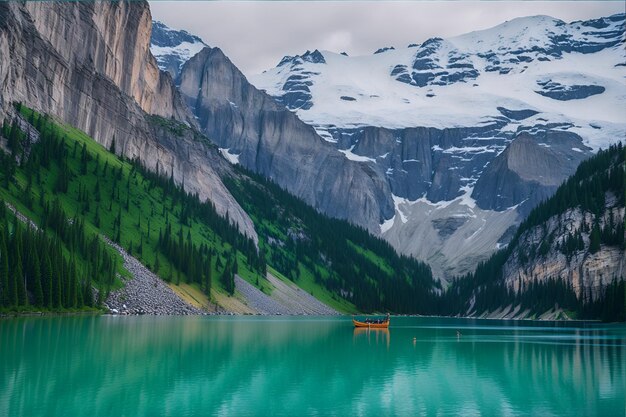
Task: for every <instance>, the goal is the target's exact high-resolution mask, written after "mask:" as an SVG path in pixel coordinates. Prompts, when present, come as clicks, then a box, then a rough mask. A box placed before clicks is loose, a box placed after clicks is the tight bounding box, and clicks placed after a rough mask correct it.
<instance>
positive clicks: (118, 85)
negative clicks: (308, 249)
mask: <svg viewBox="0 0 626 417" xmlns="http://www.w3.org/2000/svg"><path fill="white" fill-rule="evenodd" d="M151 24H152V20H151V15H150V10H149V7H148V4H147V3H146V2H27V3H17V2H8V3H6V2H5V3H1V4H0V56H2V57H3V59H2V60H1V61H0V80H2V82H1V83H0V115H2V114H4V115H6V113H8V112H10V111H11V103H13V102H23V103H24V104H26V105H28V106H29V107H32V108H35V109H36V110H38V111H41V112H45V113H48V114H51V115H53V116H55V117H58V118H59V119H60V120H62V121H64V122H66V123H69V124H71V125H72V126H75V127H77V128H79V129H81V130H83V131H85V132H86V133H87V134H89V135H90V136H92V137H93V138H94V139H96V140H97V141H98V142H100V143H101V144H103V145H104V146H107V147H108V146H110V144H111V142H112V141H113V140H114V139H115V142H116V149H117V151H118V153H122V154H124V155H125V156H127V157H129V158H138V159H140V160H141V161H142V163H143V164H144V165H146V167H147V168H149V169H153V170H157V169H158V170H159V171H160V172H163V173H169V174H171V175H173V176H174V179H175V180H176V181H177V182H183V180H184V184H185V187H186V188H187V189H188V190H189V191H191V192H197V193H198V194H199V195H200V197H201V198H208V199H211V200H212V201H213V202H214V203H215V206H216V208H217V210H218V212H220V213H222V214H226V213H228V214H229V216H230V218H231V219H233V220H234V221H235V222H237V224H238V225H239V226H240V227H241V229H242V230H243V231H244V232H245V233H246V234H248V235H250V236H251V237H253V238H255V239H256V233H255V231H254V227H253V225H252V222H251V221H250V219H249V217H248V216H247V214H246V213H245V212H244V211H243V210H242V209H241V207H239V205H238V204H237V202H236V201H235V200H234V198H233V197H232V196H231V195H230V193H229V192H228V191H227V190H226V188H225V187H224V185H223V184H222V182H221V180H220V179H219V175H218V174H217V173H216V172H215V170H214V168H213V167H214V166H215V165H216V164H217V165H218V167H219V166H220V164H221V163H222V162H220V158H219V156H218V155H217V153H216V150H215V149H212V148H211V146H209V145H208V144H207V143H205V142H202V141H201V140H198V138H197V137H196V135H195V134H193V133H190V132H188V131H187V130H186V129H174V130H172V128H171V126H169V128H165V127H164V126H167V124H168V123H170V122H171V123H174V124H175V123H181V124H182V125H184V126H190V127H192V128H193V127H195V126H196V122H195V119H194V117H193V115H192V114H191V113H190V112H189V110H188V109H187V107H186V106H185V104H184V102H183V101H182V99H181V97H180V95H179V93H178V92H177V90H176V88H175V86H174V83H173V81H172V79H171V77H170V76H169V74H166V73H163V72H161V71H160V70H159V68H158V66H157V63H156V60H155V59H154V57H153V56H152V55H151V53H150V49H149V47H150V33H151ZM149 115H156V116H159V117H153V116H151V117H149ZM164 122H168V123H164ZM173 132H178V134H174V133H173ZM220 169H228V167H227V166H226V167H222V168H220Z"/></svg>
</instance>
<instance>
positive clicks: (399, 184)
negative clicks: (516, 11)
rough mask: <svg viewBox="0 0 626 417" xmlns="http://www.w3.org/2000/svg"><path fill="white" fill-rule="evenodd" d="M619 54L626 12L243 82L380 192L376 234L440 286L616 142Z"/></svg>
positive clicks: (540, 21)
mask: <svg viewBox="0 0 626 417" xmlns="http://www.w3.org/2000/svg"><path fill="white" fill-rule="evenodd" d="M623 47H624V14H619V15H613V16H609V17H604V18H600V19H594V20H588V21H578V22H571V23H565V22H563V21H560V20H557V19H553V18H551V17H548V16H532V17H523V18H518V19H514V20H511V21H509V22H506V23H503V24H501V25H499V26H496V27H494V28H491V29H488V30H483V31H477V32H472V33H469V34H466V35H462V36H458V37H453V38H449V39H442V38H433V39H429V40H427V41H425V42H423V43H422V44H412V45H409V46H408V47H406V48H397V47H396V48H395V49H391V48H381V49H379V50H377V51H376V53H375V54H373V55H368V56H346V55H344V54H337V53H333V52H329V51H319V50H315V51H313V52H311V51H307V52H306V53H305V54H303V55H299V56H287V57H284V58H283V59H282V60H281V61H280V63H279V64H278V66H277V67H275V68H272V69H269V70H267V71H265V72H263V73H262V74H259V75H256V76H252V77H251V78H250V80H251V82H252V84H254V85H255V86H256V87H258V88H260V89H262V90H265V91H266V92H267V93H268V94H270V95H272V96H273V97H274V98H275V99H276V101H277V102H279V103H281V104H283V105H285V106H286V107H288V108H289V109H291V110H292V111H293V112H295V113H296V114H297V115H298V116H299V117H300V118H301V119H302V120H303V121H304V122H306V123H308V124H310V125H312V126H313V127H314V128H315V129H316V131H317V132H318V133H319V134H320V136H321V137H323V138H324V139H325V140H326V141H327V142H328V143H329V144H332V145H333V146H334V147H335V148H336V149H337V150H339V151H340V152H341V153H343V155H344V156H345V158H346V159H349V160H352V161H355V162H357V163H359V164H361V165H364V166H368V167H369V169H370V170H372V172H375V173H376V175H377V178H379V180H380V181H385V182H387V183H388V188H389V190H390V192H391V198H392V199H393V201H394V206H395V209H394V211H395V215H394V213H392V215H387V214H386V213H384V212H381V219H382V221H381V224H380V228H379V233H380V234H381V235H382V236H383V237H384V238H385V239H387V240H388V241H389V242H391V243H392V244H393V245H394V246H395V247H396V248H397V249H398V250H400V251H401V252H403V253H406V254H411V255H414V256H417V257H418V258H419V259H423V260H426V261H428V262H429V263H430V264H431V265H432V266H433V268H434V271H435V274H436V275H443V276H445V277H448V278H449V277H451V276H453V275H456V274H461V273H465V272H467V271H470V270H472V269H473V268H474V267H475V265H477V264H478V262H479V261H481V260H484V259H486V257H487V256H488V255H489V254H490V253H492V252H493V251H495V250H496V248H498V247H502V246H503V245H506V243H507V242H508V239H510V237H511V230H512V227H514V226H515V225H517V224H519V222H520V221H521V220H522V219H523V218H524V217H525V216H526V215H527V214H528V213H529V212H530V210H531V209H532V208H533V207H534V206H536V205H537V204H538V203H539V202H540V201H542V200H543V199H544V198H546V197H547V196H550V195H552V194H553V193H554V191H555V190H556V188H557V187H558V185H559V184H560V183H561V182H562V181H564V180H565V179H566V178H567V177H568V176H569V175H571V174H573V173H574V170H575V168H576V166H577V165H578V164H579V163H580V162H581V161H583V160H584V159H586V158H588V157H589V156H591V155H592V154H593V153H594V152H595V151H597V150H598V149H599V148H601V147H602V148H606V147H607V146H608V145H609V144H611V143H614V142H615V141H616V140H618V139H619V138H622V137H624V135H625V134H626V123H625V121H624V117H623V111H622V109H623V108H624V105H625V104H626V103H625V101H626V98H625V97H626V87H625V86H624V83H623V74H624V54H623ZM423 239H427V240H428V242H429V245H421V244H419V243H418V242H421V241H423Z"/></svg>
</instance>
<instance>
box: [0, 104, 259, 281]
mask: <svg viewBox="0 0 626 417" xmlns="http://www.w3.org/2000/svg"><path fill="white" fill-rule="evenodd" d="M20 110H21V113H22V115H23V116H24V117H25V118H26V119H27V120H29V121H31V122H32V124H33V125H34V126H36V127H37V129H38V130H39V131H40V132H41V140H40V142H39V143H37V144H36V145H34V146H33V149H32V150H30V155H28V149H27V148H28V147H27V146H24V145H22V142H23V143H24V144H25V143H26V142H24V137H23V136H24V135H23V134H22V135H18V136H20V137H19V138H18V140H17V142H18V146H17V149H16V151H15V152H14V153H15V156H16V157H17V159H21V160H22V162H21V164H18V165H17V166H15V167H14V174H13V179H12V180H10V181H9V180H4V178H3V181H2V183H1V184H0V185H2V186H1V187H0V197H1V198H3V199H4V200H5V201H7V202H9V203H10V204H13V205H14V206H15V207H16V208H17V209H18V210H19V211H21V212H23V213H24V214H25V215H27V216H28V217H30V218H31V219H33V220H34V221H35V222H36V223H37V224H42V222H43V219H44V216H45V214H44V213H45V207H46V205H48V206H53V205H55V204H57V203H58V205H59V206H60V207H61V209H62V210H64V211H65V213H66V215H67V216H68V217H75V218H77V219H81V220H82V221H83V222H84V225H85V231H86V233H87V234H88V235H96V234H102V235H106V236H108V237H109V238H110V239H112V240H114V241H116V242H118V243H119V244H120V245H121V246H122V247H124V248H126V249H127V250H128V251H129V252H130V253H132V254H133V255H134V256H135V257H137V258H138V259H140V260H141V262H142V263H143V264H144V265H146V266H147V267H148V268H150V269H152V270H153V271H155V272H157V274H158V275H159V276H160V277H162V278H163V279H165V280H167V281H170V282H172V283H175V284H176V283H188V284H191V285H193V286H196V287H197V288H202V289H204V290H205V291H204V292H205V293H207V291H206V283H207V279H209V280H210V286H211V287H212V288H213V290H214V291H219V292H224V293H226V292H229V290H230V289H229V288H228V286H229V283H228V282H227V281H228V280H222V279H221V277H222V276H223V275H224V273H225V271H226V270H228V273H229V274H230V275H232V273H233V272H235V270H236V272H237V273H238V274H239V275H240V276H242V277H243V278H244V279H246V280H248V281H249V282H252V283H257V282H259V285H258V286H259V287H261V289H264V290H265V291H266V292H270V291H271V289H269V288H268V285H269V284H268V283H267V281H266V280H264V279H261V280H259V279H258V278H259V277H262V276H263V273H264V268H265V266H264V263H263V261H262V259H258V256H254V254H252V253H251V252H254V253H256V250H255V249H254V245H253V243H252V242H251V241H250V240H249V239H247V238H245V237H244V236H242V235H241V234H240V233H238V232H237V230H236V229H235V228H234V227H233V226H231V225H229V223H228V222H227V221H226V220H225V219H223V218H221V217H219V216H218V215H217V214H216V213H215V210H214V208H213V207H212V206H211V205H209V204H201V203H200V202H199V201H198V200H197V198H196V197H194V196H189V195H186V194H185V193H183V192H182V191H181V190H180V188H179V187H176V186H175V185H174V184H173V182H172V181H171V180H168V179H164V178H158V177H157V176H156V175H154V174H151V173H148V172H145V171H144V170H143V169H142V168H141V166H140V165H138V164H137V163H135V162H132V161H127V160H123V159H122V158H120V157H118V156H116V155H115V154H114V153H112V152H110V150H107V149H105V148H103V147H102V146H101V145H100V144H98V143H97V142H95V141H94V140H92V139H91V138H89V137H88V136H87V135H85V134H84V133H83V132H81V131H79V130H77V129H74V128H72V127H69V126H64V125H61V124H59V123H56V122H54V121H52V120H51V119H49V118H47V117H45V116H41V115H39V114H36V113H33V112H32V111H31V110H29V109H26V108H24V107H21V109H20ZM3 130H4V132H3V136H5V137H7V136H10V125H9V124H8V123H5V128H4V129H3ZM14 146H15V144H14ZM24 148H25V149H24ZM7 158H10V157H8V156H7ZM8 176H9V175H7V173H4V174H3V175H2V177H8ZM168 230H169V234H170V238H169V241H168V242H165V236H166V235H167V234H168ZM160 242H161V243H160ZM110 252H112V253H113V252H114V251H113V250H112V249H111V250H110ZM209 258H210V265H211V266H210V270H209V268H208V267H207V265H208V262H209ZM235 260H236V262H235ZM235 263H236V266H235ZM118 265H119V266H120V267H119V268H118V269H119V271H118V272H121V273H124V271H123V270H122V269H121V262H118ZM209 275H210V276H209ZM107 290H108V288H107ZM230 292H232V291H230Z"/></svg>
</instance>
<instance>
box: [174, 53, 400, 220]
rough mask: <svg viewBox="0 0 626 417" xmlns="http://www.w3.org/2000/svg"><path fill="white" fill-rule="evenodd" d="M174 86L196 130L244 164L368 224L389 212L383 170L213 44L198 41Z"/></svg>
mask: <svg viewBox="0 0 626 417" xmlns="http://www.w3.org/2000/svg"><path fill="white" fill-rule="evenodd" d="M179 88H180V91H181V92H182V94H183V96H184V98H185V100H186V101H187V103H188V104H189V106H190V107H191V108H192V109H193V111H194V114H195V115H196V116H197V118H198V123H199V124H200V127H201V129H202V131H203V132H204V133H206V134H207V135H208V136H209V137H210V138H211V140H213V141H214V142H216V143H217V144H218V145H219V146H220V147H221V148H225V149H224V151H225V152H228V154H229V155H231V158H235V160H236V161H237V162H239V163H240V164H242V165H243V166H244V167H246V168H248V169H251V170H253V171H255V172H257V173H260V174H262V175H264V176H266V177H268V178H270V179H272V180H273V181H275V182H276V183H278V184H279V185H280V186H281V187H283V188H285V189H287V190H288V191H290V192H291V193H293V194H294V195H296V196H298V197H300V198H302V199H303V200H304V201H306V202H307V203H309V204H311V205H313V206H314V207H315V208H317V209H318V210H320V211H321V212H323V213H325V214H328V215H330V216H333V217H337V218H342V219H348V220H350V221H351V222H353V223H355V224H358V225H361V226H363V227H365V228H367V229H369V230H370V231H374V232H377V231H378V229H379V227H378V225H379V224H380V222H381V219H383V218H388V217H391V215H392V214H393V203H392V200H391V193H390V190H389V185H388V183H387V181H386V179H385V176H384V172H382V171H381V170H380V169H376V168H372V167H368V166H361V165H359V164H358V163H355V162H353V161H350V160H347V159H346V158H344V156H343V155H342V154H341V153H340V152H339V151H337V149H335V148H334V147H333V146H331V145H330V144H329V143H327V142H325V141H324V140H323V139H321V138H320V137H319V136H318V135H317V133H316V132H315V130H314V129H313V128H312V127H310V126H308V125H306V124H305V123H303V122H302V121H300V119H298V117H297V116H296V115H295V114H293V113H292V112H290V111H289V110H287V109H286V108H285V107H283V106H281V105H279V104H277V103H276V102H275V101H274V99H273V98H271V97H270V96H268V95H267V94H265V93H264V92H262V91H259V90H257V89H256V88H255V87H254V86H252V85H251V84H250V83H249V82H248V81H247V80H246V78H245V77H244V75H243V74H242V73H241V72H240V71H239V70H238V69H237V68H236V67H235V66H234V65H233V64H232V62H231V61H230V60H229V59H228V58H227V57H226V56H225V55H224V54H223V53H222V51H221V50H220V49H218V48H212V49H211V48H205V49H204V50H202V51H201V52H200V53H199V54H197V55H196V56H194V57H193V58H191V59H190V60H189V61H187V63H185V65H184V66H183V69H182V71H181V74H180V86H179ZM233 155H234V156H233Z"/></svg>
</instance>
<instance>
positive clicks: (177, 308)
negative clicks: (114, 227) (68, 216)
mask: <svg viewBox="0 0 626 417" xmlns="http://www.w3.org/2000/svg"><path fill="white" fill-rule="evenodd" d="M103 239H104V241H105V242H107V243H108V244H109V245H111V246H112V247H113V248H115V250H117V251H118V252H119V253H120V254H121V255H122V257H123V258H124V267H125V268H126V269H127V270H128V272H130V273H131V274H132V276H133V278H132V279H129V280H127V281H126V282H125V285H124V288H121V289H119V290H116V291H112V292H111V293H110V294H109V297H108V298H107V300H106V301H105V303H104V304H105V306H106V307H107V308H108V309H109V310H110V311H111V313H114V314H154V315H191V314H208V313H207V312H205V311H202V310H199V309H197V308H195V307H193V306H191V305H189V304H187V303H186V302H184V301H183V300H182V299H181V298H180V297H178V296H177V295H176V293H174V291H173V290H172V289H171V288H170V287H168V286H167V284H166V283H165V282H163V281H162V280H161V279H160V278H159V277H157V276H156V275H155V274H154V273H153V272H152V271H150V270H149V269H148V268H146V267H145V266H143V265H142V264H141V262H139V261H138V260H137V259H135V258H134V257H132V256H131V255H129V254H128V253H127V252H126V251H125V250H124V249H123V248H121V247H120V246H119V245H117V244H116V243H113V242H112V241H110V240H109V239H108V238H106V237H103Z"/></svg>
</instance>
